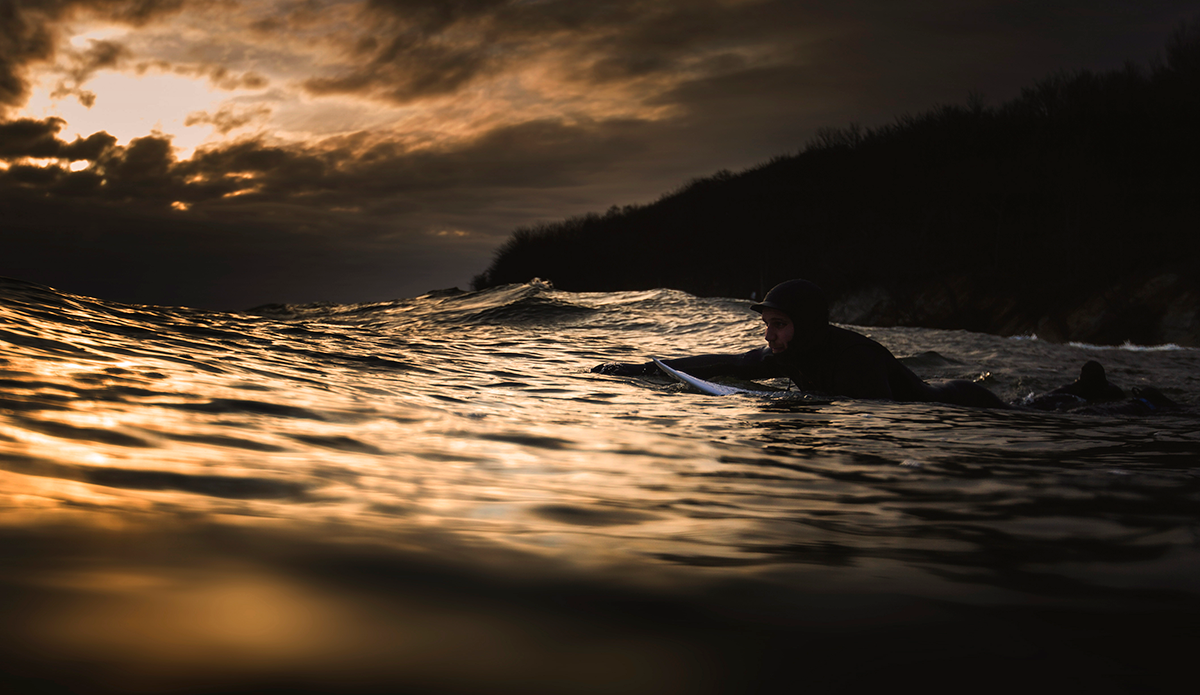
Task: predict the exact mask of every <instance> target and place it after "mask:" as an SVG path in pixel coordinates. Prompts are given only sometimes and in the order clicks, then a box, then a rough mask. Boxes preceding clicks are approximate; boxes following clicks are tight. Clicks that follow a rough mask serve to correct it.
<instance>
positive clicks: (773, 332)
mask: <svg viewBox="0 0 1200 695" xmlns="http://www.w3.org/2000/svg"><path fill="white" fill-rule="evenodd" d="M750 308H751V309H753V310H755V311H757V312H758V313H760V314H762V317H763V322H764V323H766V324H767V333H766V338H767V344H769V345H770V346H771V351H772V352H776V353H778V352H783V351H784V350H786V349H787V347H788V345H789V344H791V343H792V340H793V338H794V337H795V336H796V334H797V333H799V334H800V335H801V336H803V337H804V338H806V339H808V338H812V337H813V336H815V335H817V334H818V332H819V331H820V330H821V329H823V328H824V327H825V326H827V325H828V324H829V301H828V300H827V299H826V298H825V293H824V292H822V291H821V288H820V287H817V286H816V285H814V284H813V283H811V282H809V281H808V280H788V281H787V282H784V283H780V284H778V285H776V286H775V287H773V288H772V289H771V291H770V292H768V293H767V296H766V297H763V300H762V301H761V302H760V303H758V304H755V305H753V306H751V307H750ZM806 342H807V341H806Z"/></svg>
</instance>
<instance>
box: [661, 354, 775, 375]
mask: <svg viewBox="0 0 1200 695" xmlns="http://www.w3.org/2000/svg"><path fill="white" fill-rule="evenodd" d="M663 362H664V363H665V364H667V365H668V366H670V367H673V368H675V369H678V370H679V371H681V372H687V373H688V374H691V375H692V376H696V377H700V378H701V379H711V378H712V377H714V376H732V377H737V378H739V379H767V378H770V377H774V376H784V372H783V371H781V370H780V368H779V366H778V365H777V364H776V363H775V360H773V359H772V358H771V348H769V347H767V348H755V349H753V350H750V351H748V352H744V353H742V354H740V355H695V356H692V357H679V358H676V359H672V360H663ZM651 364H653V362H651Z"/></svg>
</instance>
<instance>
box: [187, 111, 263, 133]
mask: <svg viewBox="0 0 1200 695" xmlns="http://www.w3.org/2000/svg"><path fill="white" fill-rule="evenodd" d="M270 113H271V110H270V109H269V108H267V107H266V106H261V105H260V106H257V107H254V108H249V109H235V108H233V107H231V106H226V107H223V108H221V109H218V110H217V112H216V113H208V112H207V111H197V112H195V113H191V114H188V117H187V118H186V119H185V120H184V122H183V124H184V125H185V126H193V125H205V124H207V125H211V126H212V127H213V128H214V129H215V130H216V131H217V132H218V133H221V134H222V135H226V134H228V133H230V132H231V131H234V130H236V129H238V128H241V127H242V126H245V125H249V124H251V123H254V122H256V121H261V120H263V119H265V118H266V117H267V116H269V115H270Z"/></svg>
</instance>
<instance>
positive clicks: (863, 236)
mask: <svg viewBox="0 0 1200 695" xmlns="http://www.w3.org/2000/svg"><path fill="white" fill-rule="evenodd" d="M1197 220H1200V20H1197V21H1195V22H1192V23H1191V24H1181V25H1180V27H1179V28H1178V29H1177V30H1176V31H1175V32H1174V33H1173V34H1172V36H1171V37H1170V38H1169V40H1168V42H1167V45H1166V52H1165V60H1156V61H1154V63H1153V64H1152V65H1151V66H1150V67H1149V68H1142V67H1140V66H1138V65H1135V64H1132V63H1129V64H1127V65H1126V67H1125V68H1124V69H1122V70H1115V71H1110V72H1105V73H1094V72H1089V71H1081V72H1076V73H1070V74H1067V73H1060V74H1056V75H1053V76H1051V77H1049V78H1047V79H1044V80H1042V81H1041V82H1039V83H1037V84H1035V85H1034V86H1032V87H1029V88H1027V89H1025V90H1023V91H1022V94H1021V96H1020V97H1018V98H1016V99H1014V100H1012V101H1010V102H1008V103H1005V104H1003V105H1001V106H998V107H988V106H985V105H984V104H983V102H982V99H981V98H978V97H977V96H974V95H973V96H972V98H971V99H970V100H969V103H968V104H967V105H966V106H958V105H950V106H940V107H936V108H934V109H931V110H929V111H927V112H925V113H922V114H920V115H916V116H911V115H906V116H902V117H900V118H898V119H897V120H896V121H895V122H894V123H891V124H889V125H886V126H883V127H879V128H873V129H863V128H859V127H857V126H851V127H850V128H845V129H822V130H821V131H819V132H818V135H817V137H816V138H815V139H814V140H813V141H812V142H810V143H809V144H808V146H807V147H806V148H805V149H804V151H803V152H801V153H799V154H795V155H787V156H780V157H776V158H775V159H773V160H771V161H770V162H768V163H766V164H763V165H760V166H758V167H755V168H752V169H749V170H747V171H744V172H741V173H737V174H734V173H730V172H728V171H721V172H718V173H717V174H716V175H714V176H711V177H708V178H704V179H698V180H695V181H692V182H690V183H689V184H687V185H686V186H684V187H683V188H681V189H679V190H677V191H674V192H672V193H669V194H667V195H664V196H663V197H662V198H660V199H659V200H658V201H656V202H654V203H653V204H649V205H645V206H627V207H624V208H617V207H614V208H612V209H610V210H609V211H608V212H607V213H605V214H603V215H598V214H589V215H585V216H582V217H575V218H571V219H567V220H564V221H562V222H557V223H553V224H543V225H538V226H534V227H528V228H522V229H518V230H516V231H515V232H514V233H513V235H512V237H511V238H510V239H509V240H508V241H507V242H506V243H505V244H504V245H503V246H501V247H500V249H498V251H497V253H496V257H495V259H494V261H493V263H492V265H491V266H490V267H489V268H488V269H487V270H486V271H484V272H483V273H481V274H480V275H479V276H477V277H476V278H475V282H474V285H475V287H476V288H482V287H490V286H494V285H498V284H506V283H510V282H524V281H527V280H529V279H530V278H533V277H541V278H547V279H550V280H551V281H553V282H554V283H555V285H556V286H557V287H559V288H560V289H567V290H577V291H613V290H639V289H649V288H653V287H673V288H677V289H681V290H685V291H688V292H692V293H694V294H699V295H709V296H713V295H720V296H733V297H749V296H751V293H758V295H759V296H761V294H762V292H763V290H764V289H769V288H770V287H771V286H772V285H774V284H775V283H776V282H780V281H782V280H785V279H789V278H793V277H804V278H808V279H810V280H813V281H814V282H817V283H818V284H820V285H822V286H823V287H824V288H825V289H826V291H827V292H828V293H829V294H830V296H831V298H832V299H833V300H834V304H835V310H834V313H835V318H836V319H837V320H839V321H842V322H847V323H857V324H865V325H895V324H903V325H921V326H928V327H940V328H965V329H970V330H978V331H986V332H991V333H999V334H1014V333H1027V332H1036V333H1038V334H1039V335H1040V336H1042V337H1044V338H1049V339H1057V340H1066V339H1070V340H1082V341H1087V342H1103V343H1113V342H1122V341H1125V340H1131V341H1133V342H1136V343H1158V342H1168V341H1169V342H1182V343H1186V344H1191V345H1200V320H1198V317H1197V309H1198V308H1200V254H1198V253H1197V252H1198V251H1200V234H1198V233H1197V230H1198V227H1200V225H1198V224H1197Z"/></svg>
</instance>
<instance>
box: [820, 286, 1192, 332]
mask: <svg viewBox="0 0 1200 695" xmlns="http://www.w3.org/2000/svg"><path fill="white" fill-rule="evenodd" d="M983 284H984V283H983V282H982V281H981V280H979V279H976V278H970V277H965V276H962V277H956V278H951V279H946V280H939V281H937V282H933V283H929V284H926V285H924V286H922V287H909V288H899V289H888V288H885V287H883V286H878V285H876V286H870V287H865V288H862V289H860V290H855V291H851V292H848V293H844V294H843V295H842V296H837V297H834V298H833V299H832V301H831V307H830V314H831V319H832V320H833V321H835V322H837V323H845V324H852V325H858V326H919V327H922V328H946V329H956V328H957V329H966V330H973V331H979V332H983V333H991V334H994V335H1004V336H1010V335H1036V336H1037V337H1038V338H1041V339H1043V340H1048V341H1050V342H1055V343H1066V342H1079V343H1089V344H1095V345H1121V344H1124V343H1131V344H1134V345H1163V344H1175V345H1179V346H1184V347H1200V286H1198V284H1197V282H1196V281H1195V280H1191V279H1188V278H1185V277H1184V276H1182V275H1181V274H1179V273H1175V272H1157V273H1143V274H1140V275H1136V276H1131V277H1128V278H1125V279H1122V280H1120V281H1117V282H1114V283H1113V284H1112V285H1111V286H1110V287H1109V288H1107V289H1106V290H1105V291H1104V292H1102V293H1099V294H1095V293H1093V294H1083V295H1075V294H1071V293H1064V294H1063V295H1062V296H1059V297H1046V296H1043V295H1040V294H1025V293H1021V292H1010V291H1005V290H997V289H996V288H995V287H992V288H990V291H989V288H987V287H984V286H982V285H983Z"/></svg>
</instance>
